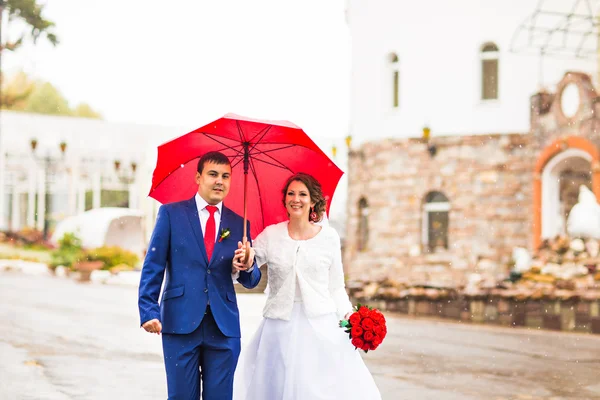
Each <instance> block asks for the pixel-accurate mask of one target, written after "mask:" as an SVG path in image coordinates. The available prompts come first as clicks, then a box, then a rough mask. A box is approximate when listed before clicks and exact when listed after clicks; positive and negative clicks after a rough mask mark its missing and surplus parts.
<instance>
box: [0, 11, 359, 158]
mask: <svg viewBox="0 0 600 400" xmlns="http://www.w3.org/2000/svg"><path fill="white" fill-rule="evenodd" d="M40 2H41V3H43V4H46V8H45V16H46V17H47V18H48V19H50V20H52V21H53V22H55V23H56V33H57V35H58V36H59V39H60V44H59V45H58V46H57V47H52V46H50V45H49V44H47V43H46V42H44V41H40V42H39V44H38V45H37V46H33V45H30V44H28V45H26V46H24V47H22V48H21V49H20V50H19V51H18V52H17V53H11V54H7V55H6V56H5V55H4V54H3V60H2V63H3V68H4V70H5V71H6V72H7V73H9V74H10V73H11V72H14V71H17V70H19V69H23V70H25V72H27V73H28V74H30V75H31V76H33V77H36V78H39V79H42V80H46V81H49V82H50V83H52V84H53V85H55V86H56V87H57V88H58V89H59V90H60V91H61V92H62V93H63V95H64V96H65V97H66V98H67V99H68V100H69V103H70V104H71V105H75V104H77V103H79V102H86V103H88V104H90V105H91V106H92V108H94V109H95V110H97V111H99V112H100V113H101V114H102V115H103V116H104V118H105V119H106V120H108V121H115V122H133V123H139V124H152V125H164V126H175V127H179V126H181V127H182V129H183V130H191V129H194V128H197V127H199V126H202V125H204V124H206V123H208V122H210V121H212V120H214V119H217V118H219V117H221V116H222V115H224V114H226V113H228V112H233V113H236V114H241V115H246V116H250V117H254V118H264V119H275V120H279V119H283V120H289V121H292V122H294V123H295V124H297V125H299V126H301V127H302V128H304V130H305V131H306V132H307V133H309V135H311V136H312V137H314V138H315V139H318V143H319V144H320V145H321V146H322V147H323V146H327V147H330V145H329V142H331V144H333V143H334V142H335V143H336V144H337V145H338V146H340V145H342V144H343V137H345V136H346V135H347V134H348V112H349V90H350V37H349V30H348V27H347V25H346V22H345V14H344V8H345V1H344V0H326V1H324V0H304V1H291V0H252V1H247V0H237V1H235V0H219V1H200V0H170V1H168V2H166V1H156V0H143V1H142V0H103V1H99V0H42V1H40ZM17 29H18V27H13V31H12V32H9V34H11V35H14V34H15V33H16V30H17ZM182 133H185V132H182Z"/></svg>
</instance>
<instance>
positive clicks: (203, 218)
mask: <svg viewBox="0 0 600 400" xmlns="http://www.w3.org/2000/svg"><path fill="white" fill-rule="evenodd" d="M195 199H196V208H197V209H198V218H200V226H201V227H202V236H204V235H205V233H206V222H207V221H208V217H210V212H209V211H208V210H207V209H206V206H208V205H210V204H208V203H207V202H206V200H204V199H203V198H202V197H200V195H199V194H198V193H196V197H195ZM215 207H217V209H218V211H217V212H216V213H215V216H214V218H215V242H216V241H217V238H218V237H219V225H220V224H221V213H222V211H223V202H220V203H219V204H217V205H215Z"/></svg>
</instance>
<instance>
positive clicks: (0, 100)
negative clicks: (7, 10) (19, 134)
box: [0, 0, 102, 119]
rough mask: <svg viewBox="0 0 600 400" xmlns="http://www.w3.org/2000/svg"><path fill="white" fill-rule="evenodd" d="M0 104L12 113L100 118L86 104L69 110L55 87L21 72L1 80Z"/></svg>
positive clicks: (67, 103) (65, 100)
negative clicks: (6, 79) (22, 112)
mask: <svg viewBox="0 0 600 400" xmlns="http://www.w3.org/2000/svg"><path fill="white" fill-rule="evenodd" d="M0 1H1V0H0ZM0 104H2V108H5V109H7V110H12V111H25V112H30V113H36V114H49V115H63V116H72V117H82V118H96V119H101V118H102V116H101V115H100V114H99V113H97V112H96V111H94V110H93V109H92V107H90V106H89V105H88V104H86V103H81V104H79V105H77V106H76V107H75V108H74V109H71V107H69V102H68V101H67V99H66V98H65V97H64V96H63V95H62V93H61V92H60V91H59V90H58V89H57V88H56V87H54V86H53V85H52V84H50V83H48V82H43V81H33V80H32V79H30V78H29V77H28V76H27V74H25V73H24V72H22V71H21V72H19V73H17V74H15V75H13V76H12V77H11V78H10V79H9V80H8V81H6V82H5V81H4V79H3V78H2V90H1V91H0Z"/></svg>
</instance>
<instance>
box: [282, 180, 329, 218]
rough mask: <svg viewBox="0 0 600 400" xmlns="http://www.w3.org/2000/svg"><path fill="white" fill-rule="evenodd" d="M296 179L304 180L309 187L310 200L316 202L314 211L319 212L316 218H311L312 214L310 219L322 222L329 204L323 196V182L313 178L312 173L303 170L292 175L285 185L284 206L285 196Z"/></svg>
mask: <svg viewBox="0 0 600 400" xmlns="http://www.w3.org/2000/svg"><path fill="white" fill-rule="evenodd" d="M294 181H297V182H302V183H304V185H306V188H307V189H308V193H309V194H310V202H311V203H312V202H314V203H315V206H314V207H313V211H314V212H315V213H316V214H317V218H316V220H314V219H311V218H310V215H309V216H308V219H309V220H310V221H313V222H320V221H321V220H322V219H323V214H324V213H325V207H326V206H327V200H325V197H324V196H323V191H322V190H321V184H320V183H319V181H318V180H316V179H315V178H313V176H312V175H309V174H305V173H303V172H299V173H297V174H294V175H292V176H290V177H289V178H288V180H287V182H286V183H285V186H284V187H283V191H282V193H283V206H284V207H285V196H286V195H287V191H288V188H289V187H290V184H291V183H292V182H294Z"/></svg>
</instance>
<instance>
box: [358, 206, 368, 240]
mask: <svg viewBox="0 0 600 400" xmlns="http://www.w3.org/2000/svg"><path fill="white" fill-rule="evenodd" d="M368 242H369V204H368V203H367V199H365V198H364V197H363V198H361V199H360V200H359V201H358V251H365V250H366V249H367V243H368Z"/></svg>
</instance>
